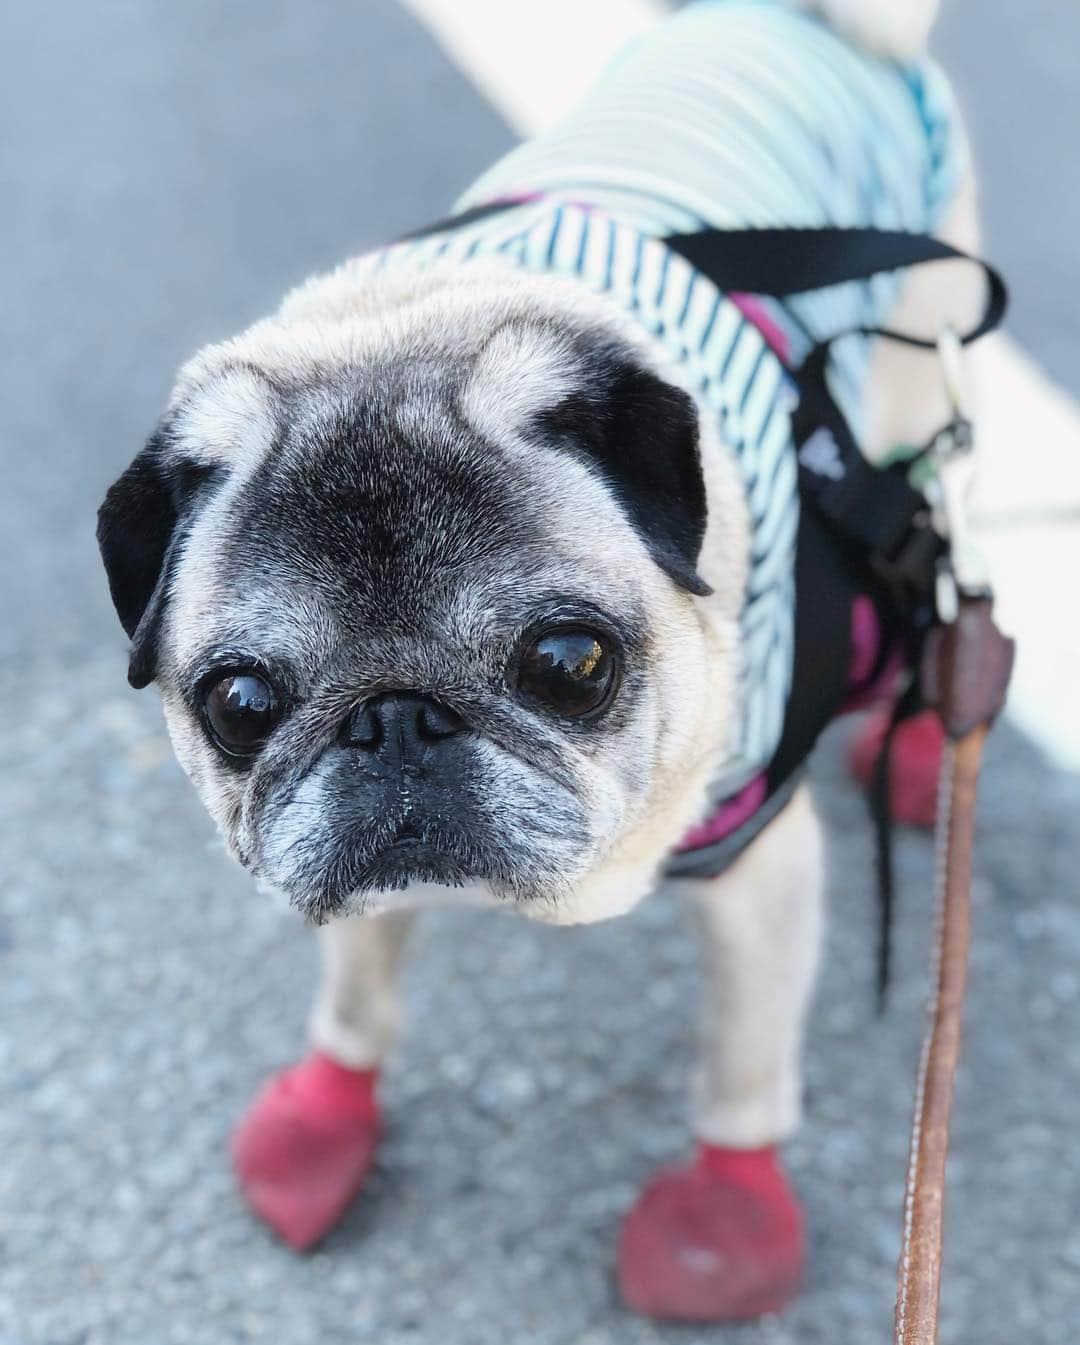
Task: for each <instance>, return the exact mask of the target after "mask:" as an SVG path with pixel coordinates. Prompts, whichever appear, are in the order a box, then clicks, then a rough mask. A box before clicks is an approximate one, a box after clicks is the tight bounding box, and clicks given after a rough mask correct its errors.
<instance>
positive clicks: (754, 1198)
mask: <svg viewBox="0 0 1080 1345" xmlns="http://www.w3.org/2000/svg"><path fill="white" fill-rule="evenodd" d="M805 1259H806V1251H805V1240H804V1234H803V1216H802V1209H801V1207H800V1205H799V1201H798V1199H797V1197H796V1196H795V1193H794V1191H793V1190H792V1188H791V1186H790V1184H789V1182H788V1179H787V1177H786V1175H785V1174H784V1171H783V1169H782V1167H781V1166H780V1162H779V1158H778V1156H777V1152H776V1150H775V1148H767V1149H750V1150H748V1149H743V1150H739V1149H722V1148H719V1147H718V1146H715V1145H708V1144H703V1145H701V1147H700V1149H699V1151H698V1156H697V1159H696V1161H695V1162H693V1163H690V1164H688V1165H686V1166H685V1167H678V1168H669V1169H667V1170H666V1171H664V1172H661V1173H659V1174H658V1175H657V1176H656V1177H654V1178H653V1180H652V1181H651V1182H650V1183H649V1185H648V1186H647V1187H646V1188H645V1190H644V1191H643V1192H642V1194H641V1196H640V1197H639V1199H638V1201H637V1204H636V1205H635V1206H634V1208H633V1209H632V1210H631V1211H630V1213H629V1214H628V1215H627V1217H626V1220H625V1222H624V1223H623V1227H622V1232H621V1235H620V1238H619V1265H618V1281H619V1290H620V1293H621V1294H622V1297H623V1300H624V1302H625V1303H626V1304H627V1306H628V1307H630V1308H632V1309H633V1310H634V1311H635V1312H640V1313H642V1314H643V1315H644V1316H646V1317H653V1318H657V1319H660V1320H665V1321H686V1322H725V1321H744V1320H747V1319H750V1318H754V1317H761V1316H763V1315H764V1314H766V1313H770V1312H779V1311H781V1309H783V1308H785V1307H786V1306H787V1305H788V1304H789V1303H790V1302H791V1301H792V1299H793V1298H794V1297H795V1295H796V1293H797V1292H798V1289H799V1284H800V1282H801V1280H802V1274H803V1268H804V1264H805Z"/></svg>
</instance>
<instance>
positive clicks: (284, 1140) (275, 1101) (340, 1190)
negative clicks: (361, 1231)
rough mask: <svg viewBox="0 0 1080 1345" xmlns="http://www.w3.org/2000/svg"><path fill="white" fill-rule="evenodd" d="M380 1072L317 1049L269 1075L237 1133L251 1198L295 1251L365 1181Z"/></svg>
mask: <svg viewBox="0 0 1080 1345" xmlns="http://www.w3.org/2000/svg"><path fill="white" fill-rule="evenodd" d="M375 1079H376V1071H375V1070H366V1069H364V1070H356V1069H346V1068H345V1066H344V1065H339V1064H338V1063H337V1061H335V1060H331V1059H330V1057H329V1056H326V1055H322V1054H321V1053H320V1052H318V1051H313V1052H312V1053H311V1054H310V1055H309V1056H308V1057H307V1059H306V1060H303V1061H301V1063H300V1064H298V1065H294V1066H293V1067H292V1068H291V1069H287V1070H283V1071H282V1072H281V1073H280V1074H275V1075H274V1076H273V1077H272V1078H271V1079H270V1080H269V1081H268V1082H267V1084H266V1085H265V1087H264V1088H263V1089H262V1091H261V1092H260V1093H259V1095H258V1096H257V1097H256V1099H255V1101H254V1102H253V1103H252V1104H251V1106H250V1107H249V1108H248V1110H247V1112H246V1113H245V1114H244V1116H243V1117H242V1118H241V1121H240V1124H239V1125H238V1126H237V1127H236V1130H235V1131H234V1132H233V1138H232V1157H233V1167H234V1169H235V1171H236V1175H237V1178H238V1179H239V1182H240V1188H241V1190H242V1191H243V1193H244V1195H245V1197H246V1198H247V1201H248V1204H249V1205H250V1206H251V1208H252V1209H253V1210H254V1211H255V1213H256V1214H257V1215H259V1217H260V1218H262V1219H264V1220H265V1221H266V1222H267V1223H268V1224H269V1225H270V1227H271V1228H272V1229H273V1230H274V1231H275V1232H276V1233H277V1234H278V1235H279V1236H280V1237H282V1238H284V1240H285V1241H286V1242H287V1243H289V1244H290V1245H291V1246H293V1247H295V1248H296V1249H297V1251H306V1250H307V1249H308V1248H309V1247H311V1246H313V1245H314V1244H315V1243H316V1242H318V1241H319V1239H320V1238H321V1237H323V1236H324V1235H325V1234H326V1233H328V1232H329V1231H330V1229H331V1228H332V1227H333V1226H334V1224H336V1223H337V1221H338V1219H340V1218H341V1216H342V1214H344V1212H345V1210H346V1208H347V1207H348V1205H349V1204H350V1203H351V1202H352V1200H353V1198H354V1197H355V1196H356V1195H357V1193H358V1192H359V1190H360V1188H361V1187H362V1186H363V1184H364V1179H365V1177H366V1176H367V1174H368V1171H369V1169H370V1167H371V1162H372V1159H373V1157H374V1155H375V1146H376V1144H377V1142H378V1138H379V1110H378V1105H377V1103H376V1101H375Z"/></svg>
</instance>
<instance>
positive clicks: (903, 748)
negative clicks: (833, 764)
mask: <svg viewBox="0 0 1080 1345" xmlns="http://www.w3.org/2000/svg"><path fill="white" fill-rule="evenodd" d="M890 713H891V710H890V709H885V710H880V711H876V712H875V713H874V714H872V715H870V716H869V717H868V719H867V721H866V723H865V724H864V725H863V726H862V728H861V729H860V730H859V732H858V733H857V734H856V736H855V739H854V741H853V742H852V744H851V748H850V750H849V752H848V762H849V765H850V767H851V773H852V775H854V777H855V779H856V780H858V782H859V783H860V784H861V785H862V786H863V788H864V789H869V788H870V783H871V781H872V780H873V778H874V766H875V765H876V763H877V759H878V754H879V753H880V751H881V744H882V742H883V741H884V738H885V731H886V729H887V728H888V726H889V716H890ZM944 748H945V731H944V729H942V727H941V720H940V719H939V718H938V717H937V715H936V714H935V713H934V711H933V710H924V711H923V712H922V714H918V715H913V716H912V717H911V718H910V719H905V720H904V721H903V723H901V724H900V725H898V726H897V729H896V732H895V733H894V734H893V742H892V760H891V761H890V762H889V812H890V813H891V815H892V817H893V818H894V819H895V821H897V822H903V823H904V824H905V825H906V826H909V827H933V825H934V819H935V817H936V816H937V793H938V775H939V773H940V771H941V756H942V752H943V751H944Z"/></svg>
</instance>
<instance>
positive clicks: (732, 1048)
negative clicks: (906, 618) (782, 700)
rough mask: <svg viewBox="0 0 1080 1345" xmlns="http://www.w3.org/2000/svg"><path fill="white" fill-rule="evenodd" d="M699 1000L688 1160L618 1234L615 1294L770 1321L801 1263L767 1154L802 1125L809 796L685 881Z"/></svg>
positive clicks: (816, 835) (788, 1198)
mask: <svg viewBox="0 0 1080 1345" xmlns="http://www.w3.org/2000/svg"><path fill="white" fill-rule="evenodd" d="M685 885H686V887H687V888H688V889H689V894H690V895H691V896H692V897H693V898H694V901H695V904H696V906H697V907H698V913H699V916H700V931H701V946H702V956H703V962H704V970H705V982H706V1003H705V1019H704V1032H703V1051H702V1061H701V1068H700V1071H699V1075H698V1080H697V1089H696V1094H697V1096H696V1108H695V1111H696V1116H695V1129H696V1132H697V1138H698V1140H699V1146H698V1154H697V1158H696V1160H695V1161H694V1162H693V1163H692V1164H690V1165H688V1166H684V1167H680V1168H674V1169H670V1170H668V1171H665V1172H661V1173H660V1174H659V1175H658V1176H657V1177H656V1178H654V1180H653V1181H652V1182H651V1183H650V1185H649V1186H648V1187H646V1189H645V1191H644V1192H643V1194H642V1196H641V1197H640V1198H639V1200H638V1202H637V1204H636V1205H635V1206H634V1208H633V1210H632V1211H631V1212H630V1214H629V1215H628V1217H627V1219H626V1222H625V1223H624V1225H623V1229H622V1234H621V1238H620V1245H619V1283H620V1288H621V1290H622V1294H623V1297H624V1298H625V1299H626V1301H627V1303H628V1304H629V1305H630V1306H631V1307H633V1308H635V1309H636V1310H637V1311H639V1312H642V1313H645V1314H646V1315H647V1316H650V1317H657V1318H665V1319H671V1320H684V1321H729V1320H740V1319H745V1318H750V1317H757V1316H760V1315H762V1314H764V1313H767V1312H777V1311H779V1310H780V1309H781V1308H783V1307H784V1306H785V1305H786V1304H787V1303H788V1302H790V1300H791V1299H792V1297H793V1296H794V1295H795V1293H796V1291H797V1289H798V1286H799V1282H800V1280H801V1277H802V1271H803V1263H804V1259H805V1247H804V1235H803V1219H802V1211H801V1208H800V1205H799V1202H798V1199H797V1198H796V1196H795V1194H794V1192H793V1190H792V1188H791V1186H790V1185H789V1183H788V1179H787V1177H786V1175H785V1173H784V1170H783V1168H782V1166H781V1164H780V1159H779V1156H778V1153H777V1147H776V1146H777V1145H778V1144H779V1143H780V1142H781V1141H782V1140H784V1139H786V1138H787V1137H788V1136H789V1135H790V1134H791V1132H792V1131H793V1130H794V1129H795V1127H796V1126H797V1124H798V1122H799V1116H800V1100H801V1092H802V1082H801V1069H800V1056H801V1051H802V1037H803V1025H804V1021H805V1017H806V1011H807V1007H808V1003H809V999H810V994H811V990H812V988H813V982H814V976H815V972H816V969H817V963H818V955H819V948H820V942H821V931H822V908H823V889H824V862H823V854H822V837H821V830H820V826H819V824H818V821H817V818H816V816H815V814H814V811H813V808H812V806H811V804H810V800H809V797H808V794H807V791H806V789H805V787H803V788H801V789H800V790H799V791H798V793H797V794H796V795H795V797H794V798H793V799H792V801H791V803H790V804H788V806H787V807H786V808H785V809H784V811H783V812H782V813H781V814H780V815H779V816H778V817H777V818H776V819H775V821H773V822H772V823H771V824H770V825H769V826H768V827H767V828H766V829H765V831H764V832H763V833H762V834H761V835H760V836H759V837H757V838H756V840H755V841H754V842H753V844H752V845H751V846H750V848H749V849H748V850H747V851H746V852H745V853H744V854H743V855H742V856H741V857H740V858H739V860H738V861H737V862H736V863H735V864H734V865H733V866H732V867H731V868H730V869H729V870H727V871H726V872H725V873H724V874H723V875H722V876H720V877H719V878H713V879H709V880H693V881H692V882H691V881H686V882H685Z"/></svg>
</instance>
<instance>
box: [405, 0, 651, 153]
mask: <svg viewBox="0 0 1080 1345" xmlns="http://www.w3.org/2000/svg"><path fill="white" fill-rule="evenodd" d="M404 4H405V6H406V8H408V9H410V10H412V12H413V13H414V14H415V15H416V16H417V18H418V19H420V20H421V22H422V23H423V24H424V25H425V26H426V27H427V28H429V29H430V30H431V31H432V32H433V33H434V34H435V36H436V37H437V38H438V39H439V41H440V42H441V43H442V46H443V47H444V49H445V50H446V52H447V54H448V55H449V56H450V57H451V59H452V60H453V61H454V62H455V63H456V64H457V65H458V66H459V67H460V68H461V69H462V70H463V71H464V72H465V74H466V75H467V76H468V77H469V79H470V80H471V81H472V82H473V83H474V84H475V85H476V86H477V88H478V89H479V90H480V91H481V93H483V94H484V96H485V97H486V98H487V99H488V100H489V101H490V102H491V103H492V104H493V105H494V106H495V107H496V108H497V109H498V111H499V112H500V113H501V114H502V116H503V117H504V118H505V120H506V121H508V122H509V123H510V125H511V126H513V128H514V129H515V130H516V131H518V132H519V133H520V134H521V135H523V136H527V135H535V134H536V132H537V131H539V130H542V129H543V128H544V127H547V126H551V125H552V124H554V123H555V122H556V121H558V120H559V118H560V117H562V116H564V115H565V114H566V113H567V112H569V110H570V109H571V108H572V107H573V106H574V104H575V103H576V102H578V101H579V99H580V98H581V97H582V96H583V95H584V94H585V93H586V92H587V90H588V89H589V86H590V85H591V84H592V83H593V81H594V80H595V79H596V75H597V72H598V71H599V70H600V69H601V68H602V66H603V65H604V63H605V62H606V61H607V60H608V59H610V57H611V56H613V55H614V54H615V52H616V51H617V50H618V49H619V47H621V46H622V45H623V43H624V42H626V41H627V40H628V39H629V38H631V37H634V36H636V35H637V34H638V33H641V32H644V31H645V30H646V29H647V28H649V27H651V26H652V25H653V24H654V23H655V22H656V21H657V19H658V18H659V17H661V15H662V14H663V12H664V10H663V6H662V5H660V4H658V3H656V2H655V0H543V3H542V4H521V3H514V0H404Z"/></svg>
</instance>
